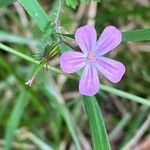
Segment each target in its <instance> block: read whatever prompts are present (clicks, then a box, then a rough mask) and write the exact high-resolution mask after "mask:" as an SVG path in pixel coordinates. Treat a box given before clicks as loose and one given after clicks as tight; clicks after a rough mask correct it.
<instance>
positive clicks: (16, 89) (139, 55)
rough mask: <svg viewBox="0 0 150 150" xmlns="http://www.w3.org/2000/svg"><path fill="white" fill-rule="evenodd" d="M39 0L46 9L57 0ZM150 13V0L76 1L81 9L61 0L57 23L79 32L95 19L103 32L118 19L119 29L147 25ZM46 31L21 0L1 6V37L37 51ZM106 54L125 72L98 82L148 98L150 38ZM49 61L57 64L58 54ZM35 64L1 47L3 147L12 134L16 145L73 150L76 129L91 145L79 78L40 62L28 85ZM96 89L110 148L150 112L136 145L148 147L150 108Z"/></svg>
mask: <svg viewBox="0 0 150 150" xmlns="http://www.w3.org/2000/svg"><path fill="white" fill-rule="evenodd" d="M39 3H40V4H41V6H42V7H43V9H44V10H45V11H46V12H47V13H49V12H50V10H51V9H52V8H53V4H54V0H53V1H52V0H39ZM93 4H94V5H93ZM91 7H93V10H92V11H91V9H90V8H91ZM90 11H91V12H95V13H96V15H94V18H90V15H89V13H90ZM149 18H150V2H149V1H148V0H132V1H131V0H122V1H120V0H107V1H101V2H100V3H98V4H96V2H95V3H92V4H91V3H90V4H88V5H86V4H85V3H79V5H78V6H77V7H76V9H72V8H70V7H68V6H66V5H65V3H62V10H61V15H60V26H61V27H62V30H63V31H64V33H67V32H68V33H74V31H75V29H76V28H78V27H79V26H81V25H84V24H87V22H89V21H94V22H95V26H96V30H97V34H98V35H99V34H100V33H101V32H102V30H103V29H104V28H105V27H106V26H108V25H114V26H116V27H118V28H119V29H120V30H121V31H122V32H124V31H129V30H132V29H142V28H149V27H150V19H149ZM41 37H42V32H41V31H40V30H39V28H38V27H37V26H36V24H35V23H34V22H33V20H32V19H31V17H30V16H29V15H28V14H27V13H26V12H25V10H24V9H23V7H22V6H21V5H20V4H19V3H18V2H15V3H13V4H11V5H9V6H7V7H2V8H0V42H2V43H3V44H5V45H7V46H9V47H11V48H13V49H16V50H18V51H19V52H21V53H23V54H26V55H29V56H32V55H33V54H34V53H35V51H36V45H37V44H38V42H39V39H40V38H41ZM108 55H109V57H111V58H114V59H116V60H120V61H121V62H122V63H123V64H125V66H126V74H125V76H124V77H123V79H122V81H121V82H120V83H119V84H117V85H114V84H113V85H112V84H111V83H110V82H108V81H107V80H106V79H104V78H103V77H101V82H102V83H103V84H106V85H109V86H113V87H115V88H117V89H120V90H122V91H126V92H129V93H132V94H135V95H137V96H140V97H143V98H146V99H149V98H150V42H149V41H148V42H127V43H122V44H121V45H120V46H119V48H118V49H117V50H116V51H115V50H114V51H112V52H110V53H109V54H108ZM49 64H50V65H52V66H53V67H56V68H58V67H59V64H58V58H57V59H55V60H54V61H51V62H49ZM34 67H35V65H33V64H32V63H30V62H27V61H25V60H23V59H21V58H19V57H16V56H15V55H12V54H9V53H7V52H4V51H2V50H0V149H4V147H5V146H8V147H9V145H10V143H11V141H12V140H13V143H12V146H11V147H12V149H18V150H20V149H25V150H27V149H28V150H30V149H59V150H73V149H75V146H74V143H73V140H72V136H73V137H74V138H75V139H76V138H78V137H79V141H80V143H81V146H82V150H90V149H91V138H90V130H89V126H88V121H87V116H86V114H85V110H84V107H83V99H82V96H81V95H80V94H79V92H78V81H76V80H73V79H71V78H68V77H67V76H64V75H62V74H58V73H57V72H54V71H52V70H49V71H46V70H43V71H42V72H41V73H40V74H39V75H38V76H37V78H36V80H35V81H34V83H33V85H32V87H31V88H30V87H28V86H26V85H25V82H26V81H27V80H28V78H29V77H30V75H31V73H32V71H33V69H34ZM96 97H97V100H98V102H99V104H100V106H101V108H102V111H103V116H104V119H105V124H106V127H107V131H108V133H109V138H110V141H111V145H112V149H114V150H118V149H121V147H123V146H127V145H128V144H129V142H131V141H132V140H133V139H134V138H135V135H136V133H137V132H138V131H140V129H141V127H142V126H143V124H144V123H145V122H146V121H147V120H148V121H149V122H148V121H147V122H148V123H147V126H146V127H145V128H144V129H145V130H144V131H143V130H142V134H141V136H139V139H138V140H137V141H134V142H135V143H134V144H133V147H132V148H131V149H134V150H138V148H141V149H140V150H150V136H149V133H150V128H149V126H150V108H148V107H147V106H144V105H141V104H138V103H135V102H132V101H129V100H127V99H125V98H121V97H118V96H114V95H112V94H109V93H107V92H104V91H102V90H101V91H100V92H99V93H98V94H97V95H96ZM16 129H17V130H16ZM76 132H77V133H78V136H76ZM13 133H15V135H14V134H13ZM13 135H14V136H13ZM134 140H135V139H134Z"/></svg>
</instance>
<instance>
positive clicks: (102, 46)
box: [96, 26, 122, 55]
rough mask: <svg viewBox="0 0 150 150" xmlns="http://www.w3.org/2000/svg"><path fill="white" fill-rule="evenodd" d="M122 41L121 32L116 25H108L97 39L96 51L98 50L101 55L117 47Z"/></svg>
mask: <svg viewBox="0 0 150 150" xmlns="http://www.w3.org/2000/svg"><path fill="white" fill-rule="evenodd" d="M121 41H122V34H121V32H120V31H119V30H118V29H117V28H116V27H114V26H108V27H106V28H105V29H104V31H103V32H102V34H101V36H100V38H99V39H98V41H97V45H96V52H98V54H99V55H104V54H106V53H107V52H109V51H111V50H112V49H114V48H116V47H117V46H118V45H119V44H120V43H121Z"/></svg>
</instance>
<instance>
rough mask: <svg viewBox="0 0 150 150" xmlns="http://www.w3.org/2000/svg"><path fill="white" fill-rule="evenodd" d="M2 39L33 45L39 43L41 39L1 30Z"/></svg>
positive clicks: (0, 37) (0, 39) (0, 36)
mask: <svg viewBox="0 0 150 150" xmlns="http://www.w3.org/2000/svg"><path fill="white" fill-rule="evenodd" d="M0 41H2V42H3V41H4V42H9V43H17V44H31V45H37V43H38V42H39V40H37V39H33V38H26V37H23V36H19V35H15V34H11V33H7V32H4V31H0Z"/></svg>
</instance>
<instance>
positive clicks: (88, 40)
mask: <svg viewBox="0 0 150 150" xmlns="http://www.w3.org/2000/svg"><path fill="white" fill-rule="evenodd" d="M75 39H76V42H77V44H78V45H79V47H80V48H81V50H82V52H84V53H85V54H87V52H89V51H94V50H95V44H96V31H95V28H94V27H93V26H91V25H85V26H83V27H80V28H78V29H77V30H76V32H75Z"/></svg>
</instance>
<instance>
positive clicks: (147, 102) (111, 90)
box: [101, 85, 150, 106]
mask: <svg viewBox="0 0 150 150" xmlns="http://www.w3.org/2000/svg"><path fill="white" fill-rule="evenodd" d="M101 89H102V90H104V91H107V92H109V93H112V94H114V95H117V96H120V97H124V98H126V99H130V100H132V101H135V102H137V103H141V104H144V105H147V106H150V99H145V98H142V97H139V96H136V95H134V94H130V93H127V92H124V91H121V90H117V89H115V88H111V87H108V86H105V85H101Z"/></svg>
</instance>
